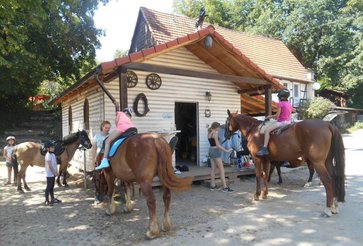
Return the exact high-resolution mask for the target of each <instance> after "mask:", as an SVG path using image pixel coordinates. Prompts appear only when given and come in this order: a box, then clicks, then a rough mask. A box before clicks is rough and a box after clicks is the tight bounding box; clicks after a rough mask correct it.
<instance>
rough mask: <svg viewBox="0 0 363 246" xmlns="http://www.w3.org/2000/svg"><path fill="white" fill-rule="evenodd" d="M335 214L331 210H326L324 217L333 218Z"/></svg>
mask: <svg viewBox="0 0 363 246" xmlns="http://www.w3.org/2000/svg"><path fill="white" fill-rule="evenodd" d="M332 215H333V214H332V212H331V210H330V209H329V208H326V209H324V212H323V216H324V217H331V216H332Z"/></svg>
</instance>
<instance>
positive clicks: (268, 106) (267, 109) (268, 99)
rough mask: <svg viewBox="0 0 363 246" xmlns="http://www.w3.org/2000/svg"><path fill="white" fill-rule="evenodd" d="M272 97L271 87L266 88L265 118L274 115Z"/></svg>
mask: <svg viewBox="0 0 363 246" xmlns="http://www.w3.org/2000/svg"><path fill="white" fill-rule="evenodd" d="M271 102H272V96H271V86H270V85H266V86H265V116H268V115H270V114H272V108H271Z"/></svg>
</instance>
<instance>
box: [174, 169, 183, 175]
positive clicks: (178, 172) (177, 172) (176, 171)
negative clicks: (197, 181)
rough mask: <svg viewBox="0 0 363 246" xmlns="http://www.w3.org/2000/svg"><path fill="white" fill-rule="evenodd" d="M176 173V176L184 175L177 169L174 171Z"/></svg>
mask: <svg viewBox="0 0 363 246" xmlns="http://www.w3.org/2000/svg"><path fill="white" fill-rule="evenodd" d="M174 173H175V174H182V172H180V171H179V169H175V170H174Z"/></svg>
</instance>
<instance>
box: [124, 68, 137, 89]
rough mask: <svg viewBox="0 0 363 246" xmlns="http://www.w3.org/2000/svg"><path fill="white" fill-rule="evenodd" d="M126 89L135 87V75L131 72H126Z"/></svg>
mask: <svg viewBox="0 0 363 246" xmlns="http://www.w3.org/2000/svg"><path fill="white" fill-rule="evenodd" d="M126 75H127V88H133V87H135V86H136V85H137V82H138V79H137V75H136V73H135V72H133V71H127V72H126Z"/></svg>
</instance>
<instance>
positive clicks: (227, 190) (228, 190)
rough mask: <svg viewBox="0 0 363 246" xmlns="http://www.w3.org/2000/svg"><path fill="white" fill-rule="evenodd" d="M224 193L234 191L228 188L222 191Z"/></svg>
mask: <svg viewBox="0 0 363 246" xmlns="http://www.w3.org/2000/svg"><path fill="white" fill-rule="evenodd" d="M222 192H233V190H232V189H231V188H229V187H228V186H227V187H226V188H223V189H222Z"/></svg>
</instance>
